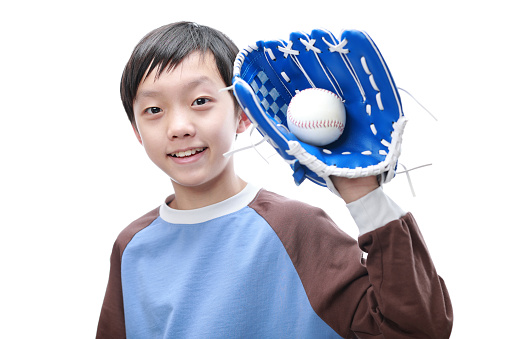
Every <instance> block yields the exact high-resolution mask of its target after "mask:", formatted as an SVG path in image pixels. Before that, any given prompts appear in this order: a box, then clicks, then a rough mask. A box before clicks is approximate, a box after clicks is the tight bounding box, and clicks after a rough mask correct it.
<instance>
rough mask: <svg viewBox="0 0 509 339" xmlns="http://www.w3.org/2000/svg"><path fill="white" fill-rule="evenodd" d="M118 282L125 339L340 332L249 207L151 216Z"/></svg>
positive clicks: (318, 335)
mask: <svg viewBox="0 0 509 339" xmlns="http://www.w3.org/2000/svg"><path fill="white" fill-rule="evenodd" d="M122 288H123V295H124V309H125V310H124V311H125V320H126V330H127V337H128V338H170V337H171V338H186V339H188V338H341V337H340V336H339V335H338V334H337V333H336V332H334V331H333V330H332V329H331V328H330V327H329V326H328V325H327V324H326V323H325V322H323V320H322V319H321V318H320V317H318V316H317V315H316V313H315V312H314V311H313V309H312V308H311V305H310V304H309V301H308V298H307V296H306V293H305V291H304V287H303V286H302V283H301V281H300V278H299V276H298V274H297V272H296V270H295V268H294V266H293V263H292V261H291V260H290V258H289V256H288V254H287V253H286V250H285V249H284V247H283V245H282V243H281V241H280V240H279V238H278V237H277V235H276V234H275V233H274V231H273V230H272V228H271V227H270V225H268V224H267V222H266V221H265V220H264V219H263V218H261V217H260V216H259V215H258V214H257V213H256V212H255V211H254V210H252V209H251V208H249V207H245V208H243V209H241V210H239V211H237V212H235V213H232V214H228V215H225V216H222V217H219V218H216V219H213V220H210V221H207V222H203V223H198V224H191V225H189V224H187V225H179V224H170V223H167V222H165V221H164V220H162V219H161V218H157V219H156V220H155V221H154V222H153V223H152V224H151V225H149V226H148V227H146V228H145V229H143V230H142V231H140V232H139V233H138V234H136V236H135V237H134V238H133V239H132V240H131V242H130V243H129V244H128V246H127V247H126V249H125V251H124V253H123V257H122Z"/></svg>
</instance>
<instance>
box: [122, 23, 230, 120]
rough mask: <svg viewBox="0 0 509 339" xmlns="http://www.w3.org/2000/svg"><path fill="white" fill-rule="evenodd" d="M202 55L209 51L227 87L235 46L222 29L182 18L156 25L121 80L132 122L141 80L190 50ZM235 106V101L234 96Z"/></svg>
mask: <svg viewBox="0 0 509 339" xmlns="http://www.w3.org/2000/svg"><path fill="white" fill-rule="evenodd" d="M195 51H199V52H201V53H202V55H205V54H206V53H207V52H208V51H210V52H211V53H212V54H213V56H214V58H215V61H216V66H217V69H218V71H219V74H220V75H221V78H222V79H223V81H224V83H225V84H226V85H227V86H229V85H230V84H231V81H232V78H233V63H234V61H235V58H236V56H237V53H238V48H237V46H236V45H235V43H233V41H232V40H231V39H230V38H228V37H227V36H226V35H225V34H223V33H222V32H220V31H218V30H216V29H213V28H210V27H207V26H202V25H198V24H196V23H193V22H187V21H181V22H175V23H172V24H169V25H165V26H162V27H159V28H157V29H155V30H153V31H151V32H149V33H148V34H147V35H145V36H144V37H143V39H141V40H140V42H139V43H138V44H137V45H136V47H135V48H134V50H133V53H132V54H131V58H130V59H129V61H128V62H127V64H126V66H125V68H124V72H123V74H122V80H121V82H120V97H121V99H122V104H123V105H124V109H125V111H126V113H127V117H128V118H129V121H130V122H131V124H135V121H134V111H133V103H134V100H135V99H136V93H137V92H138V87H139V86H140V83H141V82H142V81H143V80H144V79H145V78H146V77H147V76H148V75H149V74H150V73H151V72H152V71H153V70H154V69H156V71H157V74H156V77H158V76H160V75H161V73H162V72H163V71H164V70H171V69H173V68H175V67H176V66H178V65H179V64H180V63H181V62H182V61H183V60H184V59H185V58H186V57H187V56H188V55H190V54H191V53H192V52H195ZM233 101H234V104H235V107H236V108H238V103H237V101H236V100H235V98H233Z"/></svg>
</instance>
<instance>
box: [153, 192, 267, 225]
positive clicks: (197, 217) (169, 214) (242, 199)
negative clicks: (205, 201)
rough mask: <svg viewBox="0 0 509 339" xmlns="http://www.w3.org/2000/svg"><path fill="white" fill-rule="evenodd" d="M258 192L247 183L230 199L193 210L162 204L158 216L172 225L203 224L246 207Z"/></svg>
mask: <svg viewBox="0 0 509 339" xmlns="http://www.w3.org/2000/svg"><path fill="white" fill-rule="evenodd" d="M259 190H260V189H259V188H257V187H255V186H254V185H251V184H249V183H248V184H247V185H246V187H244V189H243V190H242V191H240V192H239V193H237V194H236V195H234V196H233V197H231V198H228V199H226V200H223V201H221V202H218V203H216V204H213V205H209V206H205V207H201V208H197V209H193V210H176V209H173V208H171V207H169V206H168V205H167V204H166V203H164V204H162V205H161V207H159V215H160V216H161V218H162V219H163V220H164V221H166V222H169V223H173V224H197V223H201V222H205V221H209V220H212V219H215V218H218V217H221V216H223V215H227V214H230V213H233V212H237V211H238V210H240V209H242V208H244V207H246V206H247V205H248V204H249V203H250V202H251V201H253V199H254V198H255V197H256V195H257V194H258V191H259Z"/></svg>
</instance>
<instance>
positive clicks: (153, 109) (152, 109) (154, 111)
mask: <svg viewBox="0 0 509 339" xmlns="http://www.w3.org/2000/svg"><path fill="white" fill-rule="evenodd" d="M161 112H162V110H161V109H160V108H159V107H149V108H147V109H146V110H145V113H149V114H157V113H161Z"/></svg>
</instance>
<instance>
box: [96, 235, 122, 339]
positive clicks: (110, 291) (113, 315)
mask: <svg viewBox="0 0 509 339" xmlns="http://www.w3.org/2000/svg"><path fill="white" fill-rule="evenodd" d="M121 247H122V246H121V245H120V241H119V239H117V241H115V244H114V245H113V250H112V252H111V257H110V274H109V279H108V284H107V286H106V293H105V296H104V301H103V305H102V308H101V313H100V316H99V324H98V326H97V335H96V338H97V339H117V338H118V339H120V338H125V337H126V332H125V321H124V304H123V297H122V280H121V255H122V253H121V252H122V248H121Z"/></svg>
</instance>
